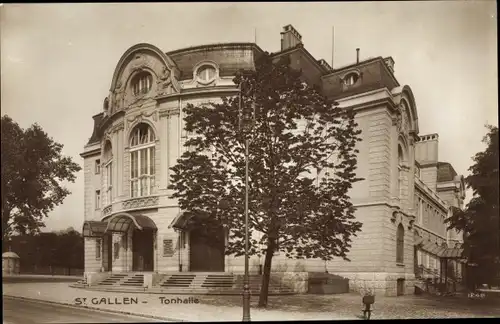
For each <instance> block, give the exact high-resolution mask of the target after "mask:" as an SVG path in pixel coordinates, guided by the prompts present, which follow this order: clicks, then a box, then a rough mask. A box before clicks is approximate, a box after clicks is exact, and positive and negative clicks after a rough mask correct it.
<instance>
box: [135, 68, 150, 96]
mask: <svg viewBox="0 0 500 324" xmlns="http://www.w3.org/2000/svg"><path fill="white" fill-rule="evenodd" d="M152 85H153V76H152V75H151V74H149V73H147V72H141V73H139V74H138V75H136V76H135V77H134V78H133V79H132V91H133V93H134V96H138V95H142V94H146V93H148V92H149V90H151V86H152Z"/></svg>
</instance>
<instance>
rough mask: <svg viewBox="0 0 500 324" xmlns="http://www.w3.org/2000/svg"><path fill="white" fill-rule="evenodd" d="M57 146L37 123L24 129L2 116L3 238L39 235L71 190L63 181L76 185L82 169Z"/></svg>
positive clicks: (60, 145)
mask: <svg viewBox="0 0 500 324" xmlns="http://www.w3.org/2000/svg"><path fill="white" fill-rule="evenodd" d="M62 148H63V145H62V144H59V143H56V142H55V141H54V140H53V139H52V138H50V137H49V136H48V135H47V133H45V132H44V131H43V129H42V128H41V127H40V126H39V125H37V124H34V125H32V126H31V127H29V128H27V129H25V130H23V129H22V128H21V127H20V126H19V125H18V124H17V123H16V122H14V121H13V120H12V118H10V117H9V116H7V115H5V116H2V158H1V159H2V239H3V240H4V242H5V240H6V239H7V238H8V237H10V235H12V233H15V232H18V233H20V234H25V233H37V232H38V231H39V229H40V228H41V227H44V226H45V225H44V223H43V218H44V217H46V216H47V214H48V213H49V212H50V211H51V210H53V209H54V207H55V206H57V205H59V204H61V203H62V201H63V200H64V198H65V197H66V196H67V195H69V194H70V191H69V190H68V189H66V188H64V187H62V186H61V184H60V182H61V181H70V182H74V180H75V174H74V173H75V172H78V171H80V170H81V167H80V166H79V165H78V164H76V163H74V162H73V161H72V159H71V157H66V156H62V153H61V151H62Z"/></svg>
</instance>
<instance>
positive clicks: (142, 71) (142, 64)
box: [110, 44, 180, 111]
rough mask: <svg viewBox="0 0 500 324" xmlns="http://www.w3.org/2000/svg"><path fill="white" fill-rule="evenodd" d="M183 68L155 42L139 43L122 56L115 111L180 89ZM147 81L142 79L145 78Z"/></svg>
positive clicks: (114, 86)
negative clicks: (151, 43) (179, 79)
mask: <svg viewBox="0 0 500 324" xmlns="http://www.w3.org/2000/svg"><path fill="white" fill-rule="evenodd" d="M179 74H180V72H179V69H178V68H177V66H176V65H175V63H174V62H173V61H172V60H171V59H170V58H169V57H168V56H167V55H166V54H165V53H163V52H162V51H161V50H159V49H158V48H156V47H155V46H153V45H149V44H138V45H136V46H133V47H132V48H130V49H129V50H128V51H126V52H125V54H124V55H123V56H122V58H121V59H120V61H119V62H118V65H117V67H116V69H115V73H114V75H113V81H112V83H111V89H110V92H111V96H110V97H111V100H110V101H111V108H112V109H111V110H112V111H118V110H122V109H127V108H129V107H130V106H131V105H140V104H142V103H143V102H145V101H148V100H153V99H155V98H156V97H157V96H163V95H166V94H172V93H177V92H179V91H180V86H179V82H178V81H177V80H178V77H179ZM143 76H144V77H145V79H144V80H140V79H141V77H143Z"/></svg>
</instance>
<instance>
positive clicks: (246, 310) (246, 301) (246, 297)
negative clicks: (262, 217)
mask: <svg viewBox="0 0 500 324" xmlns="http://www.w3.org/2000/svg"><path fill="white" fill-rule="evenodd" d="M241 86H242V82H241V83H240V84H239V90H240V91H239V111H240V113H241V94H242V93H241V92H242V88H241ZM239 122H240V127H241V116H240V119H239ZM249 145H250V140H249V139H248V138H247V136H245V274H244V277H243V322H250V320H251V319H250V277H249V273H248V272H249V271H248V263H249V262H248V261H249V260H248V259H249V258H248V249H249V247H248V245H249V244H248V146H249Z"/></svg>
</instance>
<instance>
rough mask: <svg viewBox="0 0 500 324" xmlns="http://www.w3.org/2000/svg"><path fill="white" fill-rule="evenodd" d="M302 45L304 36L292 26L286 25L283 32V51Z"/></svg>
mask: <svg viewBox="0 0 500 324" xmlns="http://www.w3.org/2000/svg"><path fill="white" fill-rule="evenodd" d="M298 44H302V36H301V35H300V34H299V32H298V31H297V30H296V29H295V28H293V26H292V25H286V26H285V27H283V31H282V32H281V50H282V51H284V50H287V49H289V48H292V47H295V46H297V45H298Z"/></svg>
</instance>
